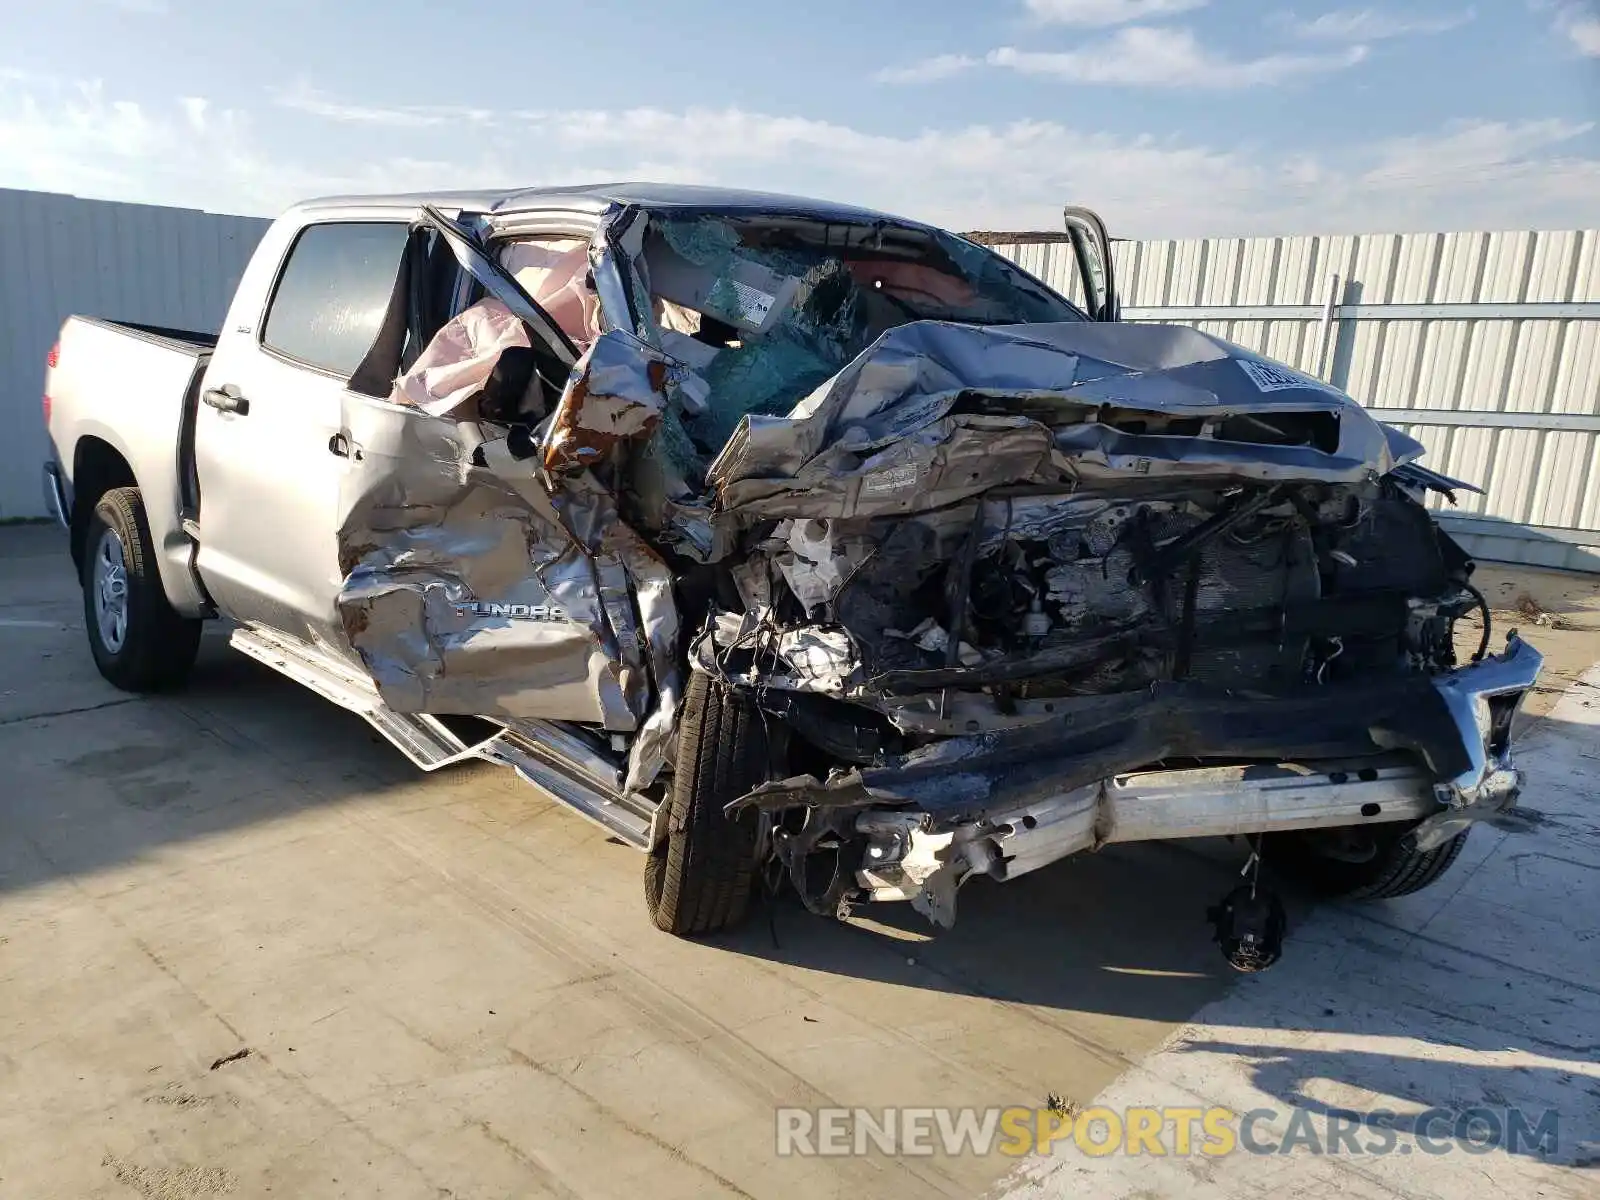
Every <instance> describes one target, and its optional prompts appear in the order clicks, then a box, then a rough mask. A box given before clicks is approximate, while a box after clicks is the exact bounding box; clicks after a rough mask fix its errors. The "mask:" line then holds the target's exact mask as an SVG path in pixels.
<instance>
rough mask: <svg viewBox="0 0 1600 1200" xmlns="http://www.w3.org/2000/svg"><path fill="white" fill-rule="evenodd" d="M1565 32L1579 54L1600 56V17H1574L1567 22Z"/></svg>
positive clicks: (1593, 56) (1592, 56) (1590, 56)
mask: <svg viewBox="0 0 1600 1200" xmlns="http://www.w3.org/2000/svg"><path fill="white" fill-rule="evenodd" d="M1563 32H1564V33H1565V34H1566V35H1567V39H1568V40H1569V41H1571V43H1572V44H1573V45H1574V46H1576V47H1577V48H1578V53H1579V54H1583V55H1586V56H1587V57H1589V58H1600V17H1577V18H1574V19H1573V20H1571V21H1568V22H1567V23H1566V25H1565V26H1564V28H1563Z"/></svg>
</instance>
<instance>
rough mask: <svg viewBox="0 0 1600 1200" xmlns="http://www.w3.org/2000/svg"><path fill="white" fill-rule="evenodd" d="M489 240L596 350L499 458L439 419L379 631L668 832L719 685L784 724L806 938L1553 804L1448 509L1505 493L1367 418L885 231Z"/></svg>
mask: <svg viewBox="0 0 1600 1200" xmlns="http://www.w3.org/2000/svg"><path fill="white" fill-rule="evenodd" d="M517 228H520V227H519V226H517V223H516V222H515V221H514V220H511V221H510V223H509V224H508V225H506V226H505V229H509V230H515V229H517ZM482 229H483V233H484V236H485V239H486V240H485V244H486V245H487V246H489V247H490V248H492V249H494V250H495V251H496V253H497V254H498V255H499V258H498V262H499V263H500V266H501V268H503V271H504V273H506V281H509V280H510V279H511V278H512V277H514V278H515V280H516V283H515V285H514V287H516V288H520V289H521V291H520V293H518V294H516V295H512V294H510V293H505V292H497V293H496V294H497V295H498V294H504V295H506V296H507V299H508V302H509V303H511V305H512V307H513V309H516V308H517V306H518V304H519V297H520V301H527V302H528V304H526V305H524V307H530V306H531V307H530V311H532V309H533V308H537V313H535V314H534V315H535V316H537V317H539V319H550V314H554V315H555V319H557V320H559V321H560V322H561V324H562V328H563V329H564V331H565V335H566V336H567V337H569V338H570V339H571V344H572V345H573V347H574V348H575V350H576V351H577V358H576V362H575V365H573V366H572V368H571V371H570V374H568V375H567V376H566V378H565V383H564V386H562V387H561V388H560V390H559V392H557V391H556V390H555V389H554V388H553V387H551V386H549V380H547V381H546V386H545V387H544V390H543V393H542V394H539V395H537V397H536V399H535V400H534V401H533V402H532V403H531V404H530V405H529V406H528V407H527V408H526V409H525V410H524V411H522V412H520V413H518V414H517V415H516V416H515V417H514V418H511V419H508V420H505V421H496V420H489V421H484V422H481V423H480V424H481V430H480V432H479V434H478V435H476V436H475V437H474V438H473V439H470V440H469V439H465V438H463V437H462V436H461V435H460V434H459V433H458V432H457V428H456V425H455V424H454V423H453V422H452V423H447V422H445V421H443V420H440V421H436V422H434V424H433V425H429V426H428V427H427V428H429V429H433V428H434V427H435V426H437V427H438V430H439V431H440V432H439V434H438V436H439V437H440V438H441V439H448V440H451V444H452V445H455V444H456V443H460V444H459V445H457V446H456V448H455V450H454V451H451V452H447V451H446V450H440V449H436V448H434V449H429V451H428V452H427V453H415V454H411V455H409V458H408V459H407V460H408V461H411V460H415V461H417V462H420V463H423V464H424V465H426V466H428V468H429V469H430V470H432V471H433V474H434V475H437V476H438V480H439V483H438V489H437V490H438V497H437V498H436V502H435V503H433V505H432V507H429V506H427V505H423V504H420V503H419V502H418V498H419V496H422V491H421V489H420V486H419V485H417V484H415V483H407V485H406V487H405V488H402V489H400V491H399V493H398V495H394V494H391V492H393V490H394V489H390V490H389V491H384V490H380V489H374V490H373V496H374V497H375V499H371V500H364V501H363V502H361V503H357V504H352V505H351V506H350V507H351V512H352V514H353V515H352V517H351V519H350V520H349V521H347V522H346V526H345V531H344V533H343V534H342V535H341V536H342V537H343V539H344V541H345V542H348V543H349V544H350V546H351V548H352V559H353V561H355V562H356V564H357V566H356V569H355V570H353V572H352V574H351V575H350V579H349V581H348V582H347V587H346V593H347V597H346V601H347V603H346V607H347V608H348V609H349V613H348V614H347V616H348V622H349V624H350V626H351V628H352V629H353V630H354V633H353V634H352V640H353V643H354V644H355V646H356V648H357V650H358V651H359V652H360V653H361V655H362V658H363V661H365V662H366V663H367V665H368V667H369V669H371V670H372V672H373V674H374V678H375V679H376V680H377V681H378V683H379V685H380V687H382V688H383V689H384V695H385V698H386V699H387V700H389V702H390V703H391V704H392V705H394V706H395V707H397V708H399V709H401V711H432V712H465V713H478V714H487V715H491V716H493V717H495V718H496V719H497V720H503V721H509V722H515V721H518V720H526V719H545V718H558V719H561V720H563V721H566V722H567V723H568V724H569V725H571V726H572V728H573V729H574V730H576V732H578V733H581V734H583V735H584V736H585V737H587V738H589V742H588V744H589V745H590V746H591V748H592V750H593V752H594V753H595V754H598V755H601V756H606V755H613V756H616V761H615V762H614V763H613V764H611V765H614V766H615V768H616V771H617V773H618V777H619V778H621V779H624V780H625V790H626V793H627V794H628V796H629V797H638V798H642V803H645V804H648V805H652V806H656V807H655V811H656V813H657V816H658V818H660V819H658V820H657V821H656V822H655V824H654V825H653V826H652V829H651V835H650V836H651V839H652V842H653V844H659V843H660V841H661V840H662V839H663V838H665V836H666V828H667V820H666V806H665V805H658V804H657V802H658V799H659V797H660V796H661V795H662V794H663V781H664V780H665V779H667V778H668V777H670V774H671V772H672V764H673V760H674V757H675V739H676V737H677V720H678V705H679V703H680V696H681V695H682V690H683V688H682V685H683V679H684V669H685V668H686V667H687V668H693V669H698V670H700V671H703V672H706V673H708V674H710V675H713V676H715V677H717V678H719V679H721V680H723V681H724V682H725V683H727V684H728V685H731V686H732V687H734V688H736V689H739V690H741V691H743V692H744V693H745V694H747V695H748V696H750V697H752V698H753V700H754V702H755V703H756V704H757V705H759V707H760V708H761V709H762V710H763V711H764V712H765V713H766V714H767V715H768V716H769V717H770V718H771V726H772V729H773V730H774V731H776V732H777V736H776V737H775V738H774V739H773V741H774V745H775V747H776V748H777V754H776V755H775V759H774V762H773V767H772V778H771V780H770V781H769V782H767V783H765V784H764V785H762V786H760V787H758V788H756V789H755V790H753V791H751V792H749V793H748V794H746V795H744V796H741V797H739V798H738V799H737V800H735V801H734V802H733V803H732V805H731V806H730V809H731V810H741V809H747V808H752V807H753V808H756V809H759V810H760V811H761V812H762V813H763V814H764V820H763V822H762V826H763V830H764V833H763V837H762V839H761V845H762V847H763V850H762V853H763V854H765V855H767V856H769V861H770V862H772V863H775V864H778V865H779V866H781V868H782V870H783V871H784V873H786V875H787V876H788V878H789V879H790V880H792V881H793V883H794V884H795V886H796V888H797V890H798V891H799V892H800V894H801V896H802V897H803V898H804V900H805V902H806V904H807V905H808V907H810V908H812V909H813V910H815V911H818V912H824V913H832V914H837V913H840V912H842V911H844V910H845V909H846V908H847V907H848V906H849V905H850V904H851V903H854V902H856V901H860V900H865V899H875V900H909V901H911V902H912V903H913V904H914V905H915V906H916V907H918V908H919V909H920V910H922V911H923V912H925V913H927V914H928V915H929V916H930V917H932V918H933V919H934V920H935V921H937V922H939V923H942V924H948V923H950V922H951V921H952V920H953V919H954V915H955V895H956V890H957V888H958V887H959V886H960V885H961V884H962V883H963V882H965V881H966V880H967V879H970V878H974V877H977V876H980V875H981V876H988V877H990V878H992V879H996V880H1007V879H1012V878H1015V877H1017V876H1019V875H1022V874H1025V873H1026V872H1028V871H1031V870H1034V869H1037V868H1038V867H1040V866H1043V865H1045V864H1047V863H1050V862H1053V861H1056V860H1057V859H1060V858H1062V857H1064V856H1066V855H1069V854H1072V853H1074V852H1077V851H1079V850H1083V849H1089V848H1095V847H1099V846H1102V845H1106V844H1109V843H1114V842H1126V841H1138V840H1151V839H1162V838H1180V837H1196V836H1204V835H1215V834H1242V835H1250V836H1252V837H1253V836H1254V835H1260V834H1279V833H1290V832H1294V831H1309V832H1312V833H1314V832H1316V831H1322V830H1329V831H1349V830H1354V831H1356V837H1357V840H1359V836H1360V834H1361V831H1363V830H1369V829H1371V830H1379V829H1381V830H1384V831H1389V832H1393V831H1404V834H1405V836H1407V837H1409V838H1411V839H1412V840H1413V843H1414V844H1415V845H1416V846H1418V847H1422V848H1423V849H1427V848H1428V847H1430V846H1437V845H1440V844H1443V843H1444V842H1446V841H1447V840H1448V839H1450V838H1451V837H1452V836H1454V835H1455V834H1457V833H1459V832H1460V831H1461V830H1462V829H1463V828H1465V827H1466V826H1467V825H1468V824H1470V823H1471V822H1473V821H1476V820H1481V819H1484V818H1485V817H1489V816H1493V815H1494V814H1496V813H1498V812H1499V811H1501V810H1503V809H1505V808H1507V807H1509V806H1510V805H1511V804H1513V803H1514V801H1515V798H1516V794H1517V790H1518V787H1519V776H1518V774H1517V771H1516V769H1515V768H1514V767H1513V766H1512V764H1511V759H1510V728H1511V721H1512V718H1513V716H1514V714H1515V711H1516V708H1517V705H1518V704H1519V703H1520V701H1521V698H1522V696H1523V694H1524V693H1525V692H1526V691H1527V689H1528V688H1529V687H1530V686H1532V684H1533V682H1534V679H1535V677H1536V676H1537V673H1538V669H1539V664H1540V658H1539V655H1538V653H1537V652H1536V651H1534V650H1533V649H1532V648H1531V647H1530V646H1527V645H1526V644H1524V643H1522V642H1521V641H1520V640H1517V639H1515V638H1514V637H1513V638H1512V639H1510V640H1509V642H1508V644H1507V646H1506V648H1505V651H1504V652H1503V653H1502V654H1500V655H1498V656H1490V654H1489V649H1490V647H1489V645H1488V636H1487V617H1488V614H1487V609H1486V606H1485V605H1484V603H1483V601H1482V598H1481V597H1480V596H1479V595H1478V594H1477V593H1476V592H1475V591H1474V589H1473V588H1472V586H1471V582H1470V577H1471V571H1472V564H1471V562H1470V561H1469V560H1468V558H1467V556H1466V555H1465V554H1464V553H1463V552H1462V551H1461V549H1460V548H1459V547H1458V546H1456V544H1455V543H1454V542H1452V541H1451V540H1450V538H1449V537H1448V536H1447V535H1446V534H1445V533H1443V531H1441V530H1440V529H1439V528H1438V527H1437V525H1436V524H1435V522H1434V521H1433V519H1432V518H1431V516H1430V515H1429V513H1428V511H1427V509H1426V508H1425V506H1424V503H1423V501H1424V499H1425V494H1426V493H1427V492H1428V491H1430V490H1432V491H1438V492H1444V493H1451V492H1453V490H1455V489H1458V488H1463V487H1467V486H1469V485H1466V484H1461V483H1459V482H1458V481H1455V480H1450V479H1447V478H1445V477H1443V476H1440V475H1437V474H1435V473H1433V472H1431V471H1429V470H1427V469H1425V468H1423V467H1421V466H1420V465H1419V464H1418V463H1417V462H1416V459H1417V458H1419V457H1420V456H1421V454H1422V447H1421V446H1420V445H1419V444H1418V443H1416V442H1414V441H1412V440H1411V439H1410V438H1408V437H1406V436H1405V435H1403V434H1401V433H1400V432H1399V431H1397V430H1393V429H1390V428H1387V427H1385V426H1382V425H1380V424H1378V423H1377V422H1376V421H1374V420H1373V419H1372V418H1371V417H1370V416H1369V415H1368V414H1367V413H1366V412H1365V411H1364V410H1363V409H1362V408H1361V407H1360V406H1359V405H1358V404H1356V403H1355V402H1354V401H1352V400H1351V399H1350V398H1349V397H1348V396H1346V395H1344V394H1343V393H1342V392H1339V391H1338V390H1336V389H1334V388H1331V387H1329V386H1328V385H1327V384H1325V383H1323V382H1321V381H1320V380H1317V379H1314V378H1311V377H1309V376H1307V375H1304V374H1301V373H1299V372H1297V371H1294V370H1291V369H1290V368H1287V367H1284V366H1282V365H1280V364H1277V363H1273V362H1270V361H1268V360H1265V359H1262V358H1260V357H1258V356H1256V355H1254V354H1251V353H1250V352H1248V351H1246V350H1243V349H1242V348H1240V347H1238V346H1235V345H1232V344H1231V343H1228V342H1225V341H1222V340H1221V339H1218V338H1215V337H1211V336H1209V335H1207V334H1204V333H1201V332H1199V331H1196V330H1193V329H1188V328H1183V327H1174V326H1155V325H1126V324H1120V323H1115V322H1108V323H1097V322H1091V321H1087V320H1084V319H1083V315H1082V314H1081V313H1079V312H1078V311H1077V310H1075V309H1073V308H1072V306H1070V305H1069V304H1067V303H1066V302H1065V301H1063V300H1062V299H1061V298H1060V297H1057V296H1055V295H1054V294H1053V293H1051V292H1049V291H1048V289H1045V288H1044V287H1043V286H1042V285H1040V284H1039V283H1038V282H1037V281H1036V280H1033V279H1031V277H1028V276H1026V275H1024V274H1023V273H1021V272H1019V271H1017V270H1015V268H1013V267H1012V266H1011V264H1009V263H1006V262H1005V261H1004V260H1002V259H1000V258H998V257H997V256H995V255H993V254H991V253H990V252H988V251H986V250H984V249H982V248H981V247H978V246H975V245H972V244H971V243H967V242H964V241H962V240H961V239H959V238H955V237H952V236H951V235H949V234H945V233H942V232H940V231H938V230H932V229H929V228H927V227H922V226H916V225H913V224H910V223H901V222H895V221H892V220H890V219H887V218H884V219H878V218H875V217H870V215H869V216H860V217H857V216H853V215H850V214H848V213H847V214H842V215H841V214H839V213H833V214H830V215H829V216H827V217H826V218H825V219H824V218H822V217H818V216H816V215H814V214H808V213H807V212H806V211H804V209H803V208H801V207H775V208H773V209H771V210H770V211H766V210H751V209H748V208H746V209H742V210H740V211H739V212H738V213H737V214H735V215H730V214H728V213H725V212H724V213H719V212H716V211H711V210H698V209H693V208H684V207H681V206H680V207H667V208H650V207H648V206H641V205H639V204H633V203H618V204H616V205H614V206H613V207H612V208H611V209H610V210H608V211H607V213H606V214H605V216H604V218H603V219H602V220H601V222H600V224H599V228H598V230H597V231H596V232H595V233H594V235H593V237H592V239H587V240H575V239H571V238H562V237H542V238H540V237H534V236H531V235H527V234H523V233H515V232H504V231H502V234H501V235H500V236H498V237H496V236H495V232H496V226H495V224H494V222H493V221H485V222H484V223H483V225H482ZM486 278H487V276H486ZM503 282H504V281H503ZM530 297H531V298H532V300H531V301H529V298H530ZM542 369H543V368H541V370H542ZM550 374H551V375H552V376H553V375H554V374H555V372H554V371H552V372H550ZM537 393H539V387H538V385H537V382H536V383H535V385H533V386H532V387H530V391H529V395H530V396H534V395H536V394H537ZM417 424H418V423H417V422H415V421H412V422H409V423H408V424H407V428H410V427H411V426H413V425H417ZM508 427H509V428H508ZM441 444H442V442H441ZM397 455H398V451H397ZM369 457H371V456H370V455H369ZM400 457H406V456H400ZM439 464H443V465H442V467H441V466H439ZM427 498H429V499H434V498H433V497H432V494H431V493H430V494H429V496H428V497H427ZM440 513H443V514H444V516H442V517H441V516H440V515H439V514H440ZM458 527H459V528H458ZM491 528H492V529H494V530H496V531H498V534H497V536H496V537H494V538H490V537H488V536H487V535H486V531H487V530H489V529H491ZM396 530H398V531H399V533H397V532H395V531H396ZM440 530H443V531H444V532H445V533H449V534H451V536H450V537H448V538H445V537H442V536H440V535H439V531H440ZM374 531H377V532H376V533H374ZM401 534H403V535H404V536H401ZM441 548H442V549H441ZM357 551H359V553H357ZM424 552H427V553H424ZM527 561H531V562H532V565H533V572H532V573H531V574H530V573H529V571H528V570H527V567H526V562H527ZM423 568H426V570H424V569H423ZM485 601H487V602H489V603H488V607H487V609H485V608H484V602H485ZM511 602H520V603H524V604H525V605H527V606H529V611H530V612H531V611H533V609H534V608H537V609H538V611H539V612H541V613H544V614H546V616H548V615H549V614H552V613H555V614H559V617H558V618H553V619H549V620H546V621H544V622H542V623H540V622H535V621H532V620H529V621H525V622H516V621H508V620H506V619H504V618H502V617H500V616H498V615H497V611H498V610H497V609H496V608H495V605H496V604H497V603H498V604H500V606H501V607H502V608H505V607H507V606H508V605H509V604H510V603H511ZM1477 608H1483V609H1484V610H1485V611H1484V618H1485V623H1484V626H1483V629H1484V631H1485V632H1484V636H1483V638H1482V641H1481V643H1480V644H1477V645H1475V646H1468V647H1467V648H1466V649H1465V650H1463V651H1458V645H1457V637H1456V632H1457V623H1458V622H1459V621H1460V620H1461V618H1462V617H1464V616H1466V615H1467V614H1469V613H1471V612H1472V611H1473V610H1474V609H1477ZM513 651H514V652H515V653H513ZM1463 660H1465V661H1463ZM580 726H581V728H580ZM609 761H610V760H608V762H609ZM608 769H609V767H608ZM1358 849H1359V847H1358ZM1339 852H1340V853H1347V852H1348V847H1341V848H1339Z"/></svg>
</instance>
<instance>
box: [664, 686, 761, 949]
mask: <svg viewBox="0 0 1600 1200" xmlns="http://www.w3.org/2000/svg"><path fill="white" fill-rule="evenodd" d="M768 762H769V751H768V743H767V736H766V726H765V724H764V722H763V720H762V716H761V712H760V710H759V709H757V708H756V706H755V705H754V704H753V703H751V701H750V699H749V698H748V697H747V696H745V695H743V694H742V693H740V692H737V691H735V690H734V689H733V688H730V687H729V686H728V685H727V684H725V683H722V682H721V681H720V680H714V679H712V678H711V677H710V676H708V675H706V674H704V673H702V672H699V671H696V672H694V674H693V675H691V676H690V679H689V686H688V688H687V689H686V691H685V695H684V703H683V720H682V723H681V724H680V726H679V732H678V761H677V763H676V765H675V768H674V771H673V778H672V794H671V795H670V796H669V797H668V799H667V800H666V801H664V803H667V804H669V805H670V806H671V808H670V810H669V814H668V822H667V836H666V837H665V838H664V839H663V840H662V841H661V842H660V843H659V844H658V845H657V846H656V847H655V848H654V849H652V850H651V852H650V857H649V859H648V860H646V862H645V868H644V896H645V903H646V904H647V905H648V906H649V909H650V917H651V919H652V920H653V921H655V923H656V928H658V929H663V930H665V931H666V932H668V933H676V934H680V935H688V936H692V935H695V934H704V933H715V932H716V931H717V930H719V929H726V928H728V927H729V926H731V925H734V924H736V923H737V922H738V921H739V919H740V918H741V917H743V916H744V912H745V908H746V907H747V906H748V904H749V901H750V891H751V886H752V882H753V880H754V876H755V868H756V851H757V847H758V844H759V842H760V834H761V826H760V815H759V814H758V813H757V812H756V811H755V810H754V809H745V810H744V811H742V812H740V813H739V814H738V815H737V816H736V817H733V818H729V817H728V816H727V814H726V813H724V812H723V807H724V806H725V805H726V804H727V803H728V802H729V801H730V800H735V799H737V798H738V797H740V796H742V795H744V794H745V793H746V792H748V791H750V789H751V788H754V787H756V786H758V785H759V784H761V783H763V782H765V781H766V779H767V767H768Z"/></svg>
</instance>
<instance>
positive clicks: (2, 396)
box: [0, 188, 268, 519]
mask: <svg viewBox="0 0 1600 1200" xmlns="http://www.w3.org/2000/svg"><path fill="white" fill-rule="evenodd" d="M267 224H268V222H266V221H263V220H261V219H260V218H257V217H225V216H217V215H215V214H213V213H205V212H197V211H195V210H193V209H185V208H158V207H155V206H153V205H148V204H113V203H108V202H105V201H99V200H79V199H77V198H76V197H73V196H57V195H50V194H47V193H43V192H19V191H11V190H8V189H4V188H0V519H5V518H7V517H32V516H38V515H40V514H42V513H43V512H44V500H43V494H42V491H41V488H40V476H39V469H40V464H41V463H42V462H43V461H44V456H45V453H46V447H47V445H48V442H47V440H46V438H45V432H44V422H43V420H42V419H41V416H40V406H39V400H40V393H41V386H42V384H43V382H44V360H45V355H46V353H48V351H49V349H50V346H51V343H53V342H54V341H55V336H56V331H57V330H58V329H59V328H60V327H61V322H62V320H63V319H64V318H65V317H66V316H67V315H68V314H69V313H74V312H78V313H92V314H94V315H95V316H102V317H110V318H112V319H114V320H122V321H139V322H142V323H144V324H149V325H169V326H174V327H176V328H179V329H197V330H203V331H207V332H214V331H215V330H216V329H217V328H218V327H219V326H220V325H221V323H222V319H223V317H224V316H226V315H227V310H228V301H229V300H230V299H232V297H233V289H234V285H235V284H236V283H237V282H238V281H239V276H240V274H242V273H243V271H244V266H245V263H246V262H248V261H249V259H250V252H251V251H252V250H254V249H255V246H256V242H258V241H259V240H260V238H261V235H262V233H263V232H265V231H266V228H267Z"/></svg>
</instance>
